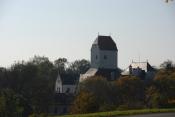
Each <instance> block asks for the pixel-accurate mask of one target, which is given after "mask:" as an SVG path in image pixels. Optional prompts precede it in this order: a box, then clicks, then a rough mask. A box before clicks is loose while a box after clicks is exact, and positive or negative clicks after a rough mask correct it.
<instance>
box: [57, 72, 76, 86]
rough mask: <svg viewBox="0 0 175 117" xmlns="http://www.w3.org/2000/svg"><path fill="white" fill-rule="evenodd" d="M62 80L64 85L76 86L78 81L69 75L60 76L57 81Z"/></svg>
mask: <svg viewBox="0 0 175 117" xmlns="http://www.w3.org/2000/svg"><path fill="white" fill-rule="evenodd" d="M58 79H60V80H61V82H62V84H63V85H75V84H76V83H77V81H78V79H77V78H75V77H71V76H70V75H69V74H61V75H60V74H58V76H57V80H58Z"/></svg>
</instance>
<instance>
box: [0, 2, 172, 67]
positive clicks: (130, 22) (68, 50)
mask: <svg viewBox="0 0 175 117" xmlns="http://www.w3.org/2000/svg"><path fill="white" fill-rule="evenodd" d="M164 1H165V0H0V66H1V67H9V66H10V65H12V64H13V63H14V62H15V61H19V60H25V61H27V60H29V59H30V58H32V57H33V56H34V55H40V56H46V57H49V59H50V60H51V61H54V60H56V59H57V58H60V57H65V58H67V59H68V61H70V62H71V61H74V60H80V59H87V60H90V49H91V45H92V43H93V41H94V40H95V38H96V37H97V36H98V34H99V35H107V36H109V35H110V36H111V37H112V38H113V40H114V41H115V42H116V44H117V47H118V59H119V60H118V63H119V67H120V68H122V69H124V68H126V67H127V66H128V65H129V64H130V63H131V61H132V60H134V61H139V58H140V61H146V60H148V61H149V63H150V64H151V65H153V66H159V65H160V64H161V63H162V62H163V61H165V60H167V59H170V60H172V61H175V52H174V51H175V1H174V2H171V3H165V2H164Z"/></svg>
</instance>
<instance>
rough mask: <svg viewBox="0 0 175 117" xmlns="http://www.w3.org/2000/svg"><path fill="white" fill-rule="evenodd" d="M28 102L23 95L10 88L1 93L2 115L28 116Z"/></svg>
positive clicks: (0, 105) (0, 116)
mask: <svg viewBox="0 0 175 117" xmlns="http://www.w3.org/2000/svg"><path fill="white" fill-rule="evenodd" d="M26 107H27V106H26V103H25V101H24V98H23V97H22V96H21V95H18V94H15V93H14V92H13V91H12V90H10V89H5V90H3V91H1V93H0V117H27V115H26Z"/></svg>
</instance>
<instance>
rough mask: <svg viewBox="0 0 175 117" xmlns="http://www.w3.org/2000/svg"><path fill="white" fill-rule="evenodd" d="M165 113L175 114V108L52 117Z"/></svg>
mask: <svg viewBox="0 0 175 117" xmlns="http://www.w3.org/2000/svg"><path fill="white" fill-rule="evenodd" d="M165 112H175V108H174V109H143V110H127V111H110V112H99V113H90V114H79V115H64V116H51V117H116V116H119V115H120V116H121V115H135V114H146V113H165Z"/></svg>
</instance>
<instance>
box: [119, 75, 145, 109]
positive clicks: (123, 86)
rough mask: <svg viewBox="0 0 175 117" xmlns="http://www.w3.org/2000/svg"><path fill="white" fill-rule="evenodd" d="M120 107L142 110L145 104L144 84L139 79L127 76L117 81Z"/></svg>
mask: <svg viewBox="0 0 175 117" xmlns="http://www.w3.org/2000/svg"><path fill="white" fill-rule="evenodd" d="M116 85H117V89H118V95H119V100H120V105H121V106H124V108H126V109H127V108H141V107H143V105H144V104H143V102H144V83H143V81H142V80H140V79H139V78H137V77H134V76H125V77H121V78H119V79H118V80H117V81H116Z"/></svg>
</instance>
